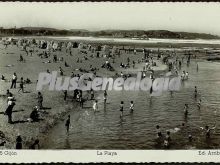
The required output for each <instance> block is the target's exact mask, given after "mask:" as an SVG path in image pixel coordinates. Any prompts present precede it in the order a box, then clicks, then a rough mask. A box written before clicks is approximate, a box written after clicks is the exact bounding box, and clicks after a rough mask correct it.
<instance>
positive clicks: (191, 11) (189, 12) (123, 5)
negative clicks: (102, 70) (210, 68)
mask: <svg viewBox="0 0 220 165" xmlns="http://www.w3.org/2000/svg"><path fill="white" fill-rule="evenodd" d="M15 26H16V27H17V28H19V27H27V26H28V27H29V26H30V27H50V28H57V29H86V30H92V31H96V30H106V29H121V30H170V31H185V32H199V33H209V34H215V35H220V3H218V2H217V3H214V2H213V3H206V2H200V3H196V2H194V3H192V2H191V3H190V2H188V3H184V2H182V3H181V2H180V3H177V2H175V3H173V2H163V3H160V2H151V3H149V2H96V3H94V2H65V3H62V2H57V3H48V2H47V3H45V2H35V3H33V2H32V3H30V2H0V27H4V28H10V27H15Z"/></svg>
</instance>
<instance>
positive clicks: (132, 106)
mask: <svg viewBox="0 0 220 165" xmlns="http://www.w3.org/2000/svg"><path fill="white" fill-rule="evenodd" d="M133 111H134V102H133V101H131V102H130V112H131V113H132V112H133Z"/></svg>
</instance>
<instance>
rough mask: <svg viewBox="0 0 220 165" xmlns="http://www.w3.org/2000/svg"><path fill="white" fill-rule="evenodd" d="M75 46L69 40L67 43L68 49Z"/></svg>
mask: <svg viewBox="0 0 220 165" xmlns="http://www.w3.org/2000/svg"><path fill="white" fill-rule="evenodd" d="M72 47H73V44H72V42H68V43H67V46H66V49H68V50H69V49H71V48H72Z"/></svg>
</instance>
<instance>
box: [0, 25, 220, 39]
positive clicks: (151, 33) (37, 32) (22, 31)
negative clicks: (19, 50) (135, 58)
mask: <svg viewBox="0 0 220 165" xmlns="http://www.w3.org/2000/svg"><path fill="white" fill-rule="evenodd" d="M9 35H10V36H12V35H14V36H18V35H24V36H25V35H28V36H30V35H33V36H94V37H118V38H173V39H220V37H219V36H216V35H211V34H204V33H188V32H172V31H167V30H148V31H144V30H101V31H88V30H84V29H72V30H59V29H54V28H44V27H23V28H16V29H15V28H11V29H4V28H0V36H9Z"/></svg>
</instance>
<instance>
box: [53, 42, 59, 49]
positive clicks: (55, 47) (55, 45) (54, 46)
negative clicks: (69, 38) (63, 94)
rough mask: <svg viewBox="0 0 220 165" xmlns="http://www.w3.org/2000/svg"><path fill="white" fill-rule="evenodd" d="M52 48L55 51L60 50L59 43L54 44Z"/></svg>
mask: <svg viewBox="0 0 220 165" xmlns="http://www.w3.org/2000/svg"><path fill="white" fill-rule="evenodd" d="M52 47H53V49H54V50H57V49H58V43H56V42H54V43H53V46H52Z"/></svg>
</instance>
